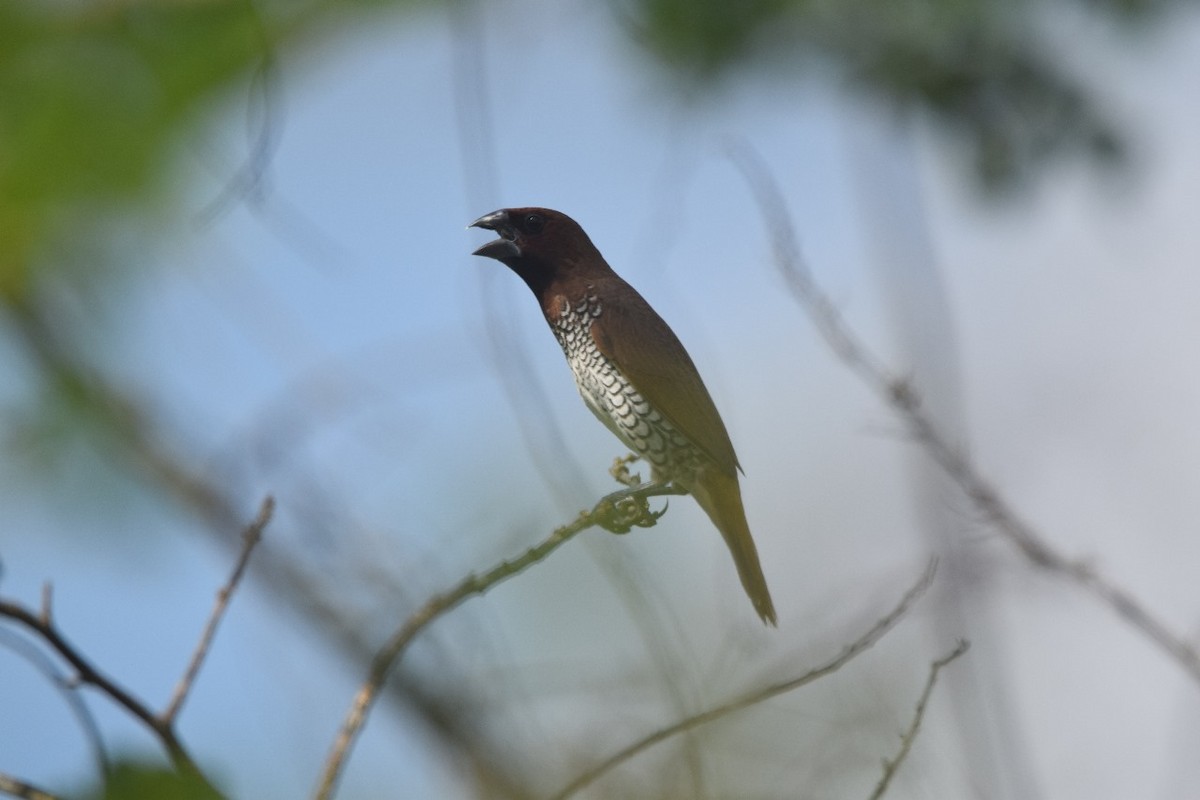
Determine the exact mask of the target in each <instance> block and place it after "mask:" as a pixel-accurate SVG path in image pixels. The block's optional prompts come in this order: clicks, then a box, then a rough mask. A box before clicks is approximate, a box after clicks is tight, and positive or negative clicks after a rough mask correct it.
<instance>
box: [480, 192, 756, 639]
mask: <svg viewBox="0 0 1200 800" xmlns="http://www.w3.org/2000/svg"><path fill="white" fill-rule="evenodd" d="M468 227H471V228H483V229H485V230H490V231H495V232H496V233H497V234H499V238H498V239H495V240H493V241H490V242H488V243H487V244H484V245H483V246H482V247H479V248H478V249H477V250H475V251H474V253H473V254H472V255H477V256H483V257H486V258H492V259H495V260H497V261H500V262H501V263H503V264H504V265H505V266H507V267H508V268H509V269H511V270H512V271H513V272H515V273H516V274H517V275H518V276H519V277H520V278H521V280H523V281H524V282H525V284H526V285H527V286H528V287H529V288H530V289H531V290H532V291H533V294H534V296H535V297H537V300H538V303H539V304H540V305H541V308H542V314H543V315H544V316H545V318H546V322H547V323H549V325H550V329H551V331H553V333H554V337H555V338H556V339H557V340H558V343H559V345H560V346H561V347H562V351H563V354H564V355H566V358H567V363H568V364H569V365H570V367H571V372H572V373H573V374H574V377H575V383H576V386H577V387H578V389H579V393H580V395H582V397H583V401H584V403H585V404H586V405H587V407H588V408H589V409H590V410H591V411H592V413H593V414H595V415H596V417H597V418H599V420H600V421H601V422H602V423H604V425H605V426H606V427H607V428H608V429H609V430H610V431H612V432H613V433H614V434H615V435H616V437H617V438H618V439H620V440H621V441H622V442H623V443H624V444H625V445H626V446H627V447H629V448H630V449H631V450H632V451H633V452H634V453H636V454H637V455H638V456H640V457H641V458H642V459H644V460H645V461H646V462H647V463H648V465H649V466H650V471H651V481H653V482H656V483H657V482H662V483H664V484H667V483H670V484H674V485H675V486H678V487H680V488H682V489H684V490H685V491H687V493H688V494H690V495H691V496H692V497H694V498H695V499H696V502H697V503H698V504H699V505H700V507H701V508H702V509H703V510H704V511H705V513H706V514H708V517H709V519H711V520H712V522H713V524H714V525H715V526H716V528H717V530H719V531H720V533H721V536H722V537H723V538H724V540H725V544H726V546H727V547H728V548H729V552H730V553H731V554H732V556H733V561H734V564H735V565H736V567H737V572H738V576H739V578H740V579H741V582H742V586H743V588H744V589H745V590H746V594H747V595H748V596H749V598H750V600H751V602H752V603H753V605H754V610H755V611H756V612H758V615H759V617H760V618H761V619H762V621H763V623H764V624H768V625H771V626H775V625H777V618H776V613H775V605H774V603H773V602H772V600H771V593H770V591H769V589H768V588H767V581H766V577H765V576H764V575H763V571H762V565H761V563H760V561H759V557H758V550H757V548H756V547H755V545H754V539H753V538H752V537H751V535H750V526H749V524H748V523H747V522H746V512H745V509H744V507H743V505H742V492H741V485H740V483H739V480H738V473H739V472H741V465H740V464H739V463H738V458H737V455H736V454H735V453H734V450H733V443H732V442H731V441H730V439H729V433H728V431H726V429H725V423H724V422H723V421H722V420H721V415H720V414H719V413H718V412H717V407H716V405H715V404H714V403H713V400H712V397H711V396H710V395H709V393H708V389H706V388H705V386H704V381H703V380H701V378H700V373H699V371H698V370H697V369H696V365H695V364H694V363H693V362H692V359H691V357H690V356H689V355H688V353H687V351H686V350H685V349H684V347H683V344H681V343H680V341H679V338H678V337H677V336H676V335H675V333H674V331H672V330H671V328H670V327H669V326H668V325H667V323H666V322H665V321H664V320H663V319H662V317H660V316H659V315H658V314H657V313H656V312H655V311H654V309H653V308H651V307H650V304H649V303H648V302H646V300H645V299H644V298H643V297H642V296H641V295H640V294H638V292H637V290H636V289H634V288H633V287H632V286H630V285H629V284H628V283H626V282H625V281H624V280H623V279H622V278H621V277H620V276H618V275H617V273H616V272H614V271H613V269H612V267H610V266H609V264H608V262H607V261H605V259H604V256H602V255H601V254H600V251H599V250H598V249H597V248H596V246H595V245H594V244H593V243H592V240H591V239H590V238H589V237H588V235H587V233H585V232H584V230H583V228H582V227H581V226H580V225H579V223H577V222H576V221H575V220H573V219H571V218H570V217H569V216H567V215H566V214H563V213H562V212H559V211H554V210H552V209H548V208H536V207H529V208H502V209H499V210H498V211H493V212H491V213H490V214H485V215H483V216H482V217H480V218H479V219H477V220H475V221H474V222H472V223H471V224H470V225H469V226H468Z"/></svg>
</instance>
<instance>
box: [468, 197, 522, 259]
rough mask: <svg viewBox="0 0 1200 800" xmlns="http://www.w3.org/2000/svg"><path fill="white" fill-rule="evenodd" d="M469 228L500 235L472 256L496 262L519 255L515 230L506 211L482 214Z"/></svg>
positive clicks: (519, 250)
mask: <svg viewBox="0 0 1200 800" xmlns="http://www.w3.org/2000/svg"><path fill="white" fill-rule="evenodd" d="M467 227H470V228H485V229H487V230H489V231H495V232H496V233H498V234H500V238H499V239H495V240H493V241H490V242H488V243H487V244H485V245H483V246H482V247H480V248H479V249H478V250H476V251H475V252H473V253H472V254H471V255H473V256H485V257H487V258H494V259H497V260H498V261H503V260H505V259H506V258H518V257H520V255H521V248H520V247H518V246H517V242H516V238H517V229H516V228H515V227H513V224H512V222H511V221H510V220H509V217H508V211H507V210H506V209H500V210H499V211H493V212H492V213H490V214H484V215H483V216H482V217H480V218H479V219H477V220H475V221H474V222H472V223H471V224H470V225H469V226H467Z"/></svg>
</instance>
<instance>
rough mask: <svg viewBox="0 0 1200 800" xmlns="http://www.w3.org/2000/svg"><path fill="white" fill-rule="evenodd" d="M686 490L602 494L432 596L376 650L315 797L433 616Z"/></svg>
mask: <svg viewBox="0 0 1200 800" xmlns="http://www.w3.org/2000/svg"><path fill="white" fill-rule="evenodd" d="M679 494H686V492H685V491H684V490H682V489H680V488H678V487H676V486H674V485H672V484H662V483H648V484H644V485H642V486H633V487H629V488H626V489H621V490H620V491H616V492H613V493H612V494H609V495H606V496H605V497H603V498H602V499H601V500H600V501H599V502H598V503H596V505H595V506H594V507H593V508H592V510H591V511H581V512H580V513H579V516H578V517H577V518H576V519H575V520H574V521H573V522H571V523H569V524H567V525H563V526H562V527H560V528H557V529H555V531H554V532H553V533H551V534H550V535H549V536H548V537H546V538H545V539H543V540H542V541H541V542H539V543H538V544H536V545H534V546H533V547H530V548H529V549H528V550H526V551H525V552H524V553H522V554H521V555H520V556H518V557H517V558H514V559H512V560H511V561H501V562H500V563H499V564H497V565H496V566H494V567H492V568H491V569H489V570H488V571H487V572H485V573H483V574H482V575H475V574H471V575H468V576H467V577H465V578H463V579H462V580H461V581H459V583H458V584H457V585H455V586H454V587H453V588H452V589H450V590H448V591H446V592H442V593H441V594H436V595H434V596H433V597H431V598H429V600H427V601H426V602H425V603H424V605H422V606H421V607H420V608H418V609H417V610H416V611H414V612H413V613H412V614H411V615H410V616H409V617H408V619H406V620H405V621H404V623H403V624H402V625H401V626H400V627H399V628H398V629H397V630H396V632H395V633H393V634H392V636H391V638H389V639H388V640H387V642H386V643H385V644H384V645H383V647H382V648H380V650H379V651H378V652H377V653H376V654H375V657H374V658H373V659H372V661H371V669H370V672H369V673H368V675H367V679H366V680H365V681H364V682H363V684H362V685H361V686H360V687H359V689H358V692H357V693H356V694H355V696H354V700H353V702H352V703H351V705H350V710H349V711H348V712H347V714H346V718H345V720H344V721H343V722H342V726H341V728H340V729H339V730H338V734H337V737H336V738H335V739H334V743H333V746H332V748H331V749H330V752H329V756H328V758H327V759H326V761H325V766H324V768H323V770H322V772H321V775H320V778H319V783H318V785H317V790H316V792H315V793H314V797H315V798H316V800H329V798H331V797H332V796H333V792H334V790H335V788H336V787H337V782H338V780H339V779H340V777H341V774H342V771H343V769H344V768H345V764H346V759H347V758H348V757H349V755H350V751H351V749H352V748H353V746H354V743H355V741H356V740H357V739H358V736H359V734H360V733H361V732H362V728H363V725H364V724H365V723H366V720H367V715H368V714H369V713H370V711H371V708H372V707H373V706H374V704H375V701H376V699H378V696H379V692H380V690H381V689H382V688H383V685H384V683H385V682H386V681H387V678H388V675H389V674H391V671H392V669H393V668H394V667H395V665H396V663H397V662H399V660H400V658H401V656H403V655H404V651H405V649H406V648H407V647H408V645H409V643H410V642H412V640H413V639H414V638H415V637H416V636H417V634H419V633H420V632H421V631H423V630H424V629H425V628H426V626H428V625H429V624H430V623H431V622H433V621H434V620H435V619H437V618H438V617H440V616H441V615H442V614H445V613H446V612H447V611H450V610H451V609H453V608H455V607H456V606H457V605H458V604H459V603H462V602H463V601H464V600H466V599H467V598H469V597H472V596H474V595H477V594H483V593H484V592H486V591H487V590H489V589H491V588H492V587H493V586H495V585H497V584H499V583H501V582H503V581H505V580H508V579H509V578H512V577H514V576H515V575H517V574H518V573H520V572H522V571H524V570H525V569H527V568H528V567H531V566H533V565H534V564H536V563H538V562H539V561H542V560H543V559H545V558H546V557H547V556H549V555H550V554H551V553H553V552H554V551H555V550H557V549H558V548H559V547H560V546H561V545H563V544H565V543H566V542H567V541H569V540H570V539H572V538H573V537H574V536H576V535H577V534H579V533H582V532H583V531H585V530H587V529H588V528H592V527H595V526H597V525H598V526H600V527H603V528H605V529H607V530H612V531H624V530H629V528H630V526H631V525H639V526H643V527H644V526H648V525H652V524H653V521H654V520H656V519H657V518H658V517H659V516H660V515H661V513H662V512H657V513H656V512H651V511H649V509H648V507H647V506H646V500H647V499H648V498H650V497H662V496H664V495H679Z"/></svg>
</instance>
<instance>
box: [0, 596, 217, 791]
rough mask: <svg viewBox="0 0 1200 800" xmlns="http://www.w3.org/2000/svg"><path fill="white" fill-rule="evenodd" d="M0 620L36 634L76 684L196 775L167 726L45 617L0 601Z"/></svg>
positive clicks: (182, 748)
mask: <svg viewBox="0 0 1200 800" xmlns="http://www.w3.org/2000/svg"><path fill="white" fill-rule="evenodd" d="M0 617H7V618H8V619H11V620H13V621H15V622H18V623H20V624H22V625H24V626H25V627H26V628H28V629H29V630H31V631H32V632H33V633H35V634H37V636H38V637H39V638H41V639H42V640H43V641H44V642H46V644H48V645H49V646H50V647H51V648H53V649H54V650H55V651H56V652H57V653H58V654H59V655H60V656H62V658H63V659H64V660H65V661H66V662H67V663H68V664H70V665H71V666H72V667H73V668H74V669H75V673H76V676H77V681H78V682H79V683H82V684H87V685H89V686H94V687H96V688H97V689H99V690H100V691H101V692H102V693H104V694H106V695H108V696H109V697H110V698H112V700H113V702H115V703H116V704H117V705H119V706H121V707H122V708H124V709H125V710H126V711H128V712H129V713H130V714H132V715H133V716H135V717H137V718H138V719H139V720H141V721H142V722H143V723H144V724H145V725H146V727H148V728H149V729H150V730H152V731H154V733H155V734H156V735H157V736H158V738H159V741H160V742H161V743H162V745H163V747H164V749H165V750H166V751H167V754H168V755H169V756H170V757H171V761H172V763H174V764H175V766H176V768H178V769H186V770H187V771H189V772H195V773H196V774H199V768H198V767H197V766H196V763H195V762H194V761H193V760H192V757H191V756H190V755H189V754H188V752H187V750H186V748H184V746H183V743H182V742H180V741H179V738H178V737H177V736H176V735H175V731H174V730H173V729H172V728H171V727H170V726H163V725H162V724H161V723H160V721H159V719H158V717H157V716H156V715H155V714H154V712H153V711H151V710H150V708H149V707H148V706H147V705H146V704H145V703H143V702H142V701H141V700H139V699H138V698H137V697H135V696H134V695H133V694H132V693H131V692H130V691H129V690H128V689H126V688H125V687H123V686H121V685H120V684H119V683H117V682H116V681H115V680H113V679H112V678H109V677H108V676H107V675H105V674H104V673H103V672H101V671H100V669H98V668H97V667H95V666H94V665H93V664H92V663H91V662H90V661H89V660H88V659H87V658H85V657H84V655H83V654H82V653H80V652H79V651H78V650H76V649H75V647H74V645H72V644H71V643H70V642H68V641H67V639H66V637H64V636H63V634H62V633H61V632H60V631H59V630H58V627H57V626H56V625H55V624H54V621H53V620H52V619H49V618H48V615H44V614H42V613H35V612H34V611H31V610H30V609H28V608H25V607H24V606H22V605H20V604H19V603H14V602H12V601H10V600H0Z"/></svg>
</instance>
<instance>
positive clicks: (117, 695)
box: [0, 497, 275, 797]
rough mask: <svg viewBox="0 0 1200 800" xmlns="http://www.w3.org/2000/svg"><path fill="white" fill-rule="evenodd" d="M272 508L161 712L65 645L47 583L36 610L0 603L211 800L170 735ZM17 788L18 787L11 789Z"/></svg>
mask: <svg viewBox="0 0 1200 800" xmlns="http://www.w3.org/2000/svg"><path fill="white" fill-rule="evenodd" d="M274 507H275V504H274V500H272V499H271V498H270V497H267V498H266V499H265V500H264V501H263V503H262V506H261V508H260V509H259V512H258V516H257V517H256V518H255V519H254V521H253V522H251V523H250V524H249V525H248V526H247V527H246V529H245V532H244V534H243V545H242V552H241V555H240V557H239V558H238V561H237V564H236V566H235V567H234V570H233V573H232V574H231V575H230V577H229V579H228V580H227V581H226V583H225V584H224V585H223V586H222V587H221V589H220V591H219V592H218V594H217V601H216V603H215V605H214V607H213V610H212V613H211V614H210V615H209V618H208V622H207V623H206V625H205V627H204V630H203V632H202V633H201V636H200V640H199V642H198V643H197V645H196V648H195V650H194V651H193V653H192V657H191V658H190V660H189V663H188V666H187V668H186V669H185V671H184V674H183V677H182V678H180V681H179V683H178V685H177V686H176V687H175V691H174V692H173V694H172V698H171V701H170V702H169V703H168V704H167V707H166V708H165V709H164V710H163V711H162V712H161V713H155V712H154V711H153V710H152V709H151V708H150V706H148V705H147V704H146V703H145V702H143V701H142V700H140V699H139V698H138V697H137V696H135V695H134V694H133V692H131V691H130V690H129V689H127V688H125V687H124V686H122V685H121V684H120V683H119V682H117V681H116V680H115V679H114V678H111V677H109V676H108V675H107V674H106V673H105V672H103V671H102V670H101V669H100V668H99V667H97V666H96V665H95V664H94V663H93V662H92V661H91V659H89V658H88V657H87V656H85V655H84V654H83V653H82V652H80V651H79V650H78V649H77V648H76V647H75V646H74V645H72V644H71V643H70V641H68V639H67V638H66V636H65V635H64V634H63V632H62V631H61V630H60V629H59V627H58V625H57V623H56V622H55V620H54V612H53V603H52V599H53V593H52V591H51V587H50V584H48V583H47V584H46V585H45V586H44V587H43V590H42V600H41V606H40V608H39V609H37V610H36V611H35V610H33V609H30V608H27V607H26V606H23V605H21V604H20V603H18V602H15V601H12V600H7V599H3V598H0V617H3V618H6V619H10V620H13V621H14V622H16V623H18V624H19V625H21V626H23V627H25V628H26V629H28V630H29V631H31V632H32V633H33V634H34V635H35V636H36V637H37V638H39V639H41V640H42V641H43V642H44V643H45V644H46V645H48V646H49V647H50V649H52V650H53V651H54V652H56V653H58V655H59V657H61V658H62V659H63V660H64V661H66V662H67V664H69V665H70V666H71V668H72V669H74V670H75V677H74V681H73V682H74V683H77V684H81V685H85V686H92V687H94V688H96V689H97V690H98V691H100V692H101V693H102V694H104V695H107V696H108V697H109V699H111V700H112V701H113V702H115V703H116V704H117V705H119V706H121V707H122V708H124V709H125V710H126V711H128V712H129V713H130V714H132V715H133V716H134V717H136V718H137V719H138V720H140V721H141V722H142V724H144V725H145V726H146V727H147V728H148V729H149V730H150V731H151V732H152V733H153V734H154V735H155V737H156V738H157V739H158V740H159V743H160V744H161V745H162V747H163V749H164V750H165V751H166V753H167V756H168V757H169V758H170V760H171V764H172V765H173V766H174V767H175V769H176V770H177V771H179V772H180V773H182V774H185V775H187V776H189V777H190V778H193V779H195V780H196V781H197V782H198V784H199V785H200V786H201V787H203V789H204V790H205V791H207V792H210V793H211V794H212V795H213V796H214V797H220V796H221V794H220V792H219V791H218V790H217V788H216V787H215V786H214V785H213V784H212V782H211V781H210V780H209V779H208V778H207V776H205V774H204V773H203V771H202V770H201V769H200V767H199V765H198V764H197V763H196V761H195V759H194V758H193V757H192V755H191V754H190V753H189V752H188V750H187V748H186V747H185V746H184V744H183V741H182V740H181V739H180V738H179V735H178V733H177V732H176V730H175V721H176V719H177V717H178V715H179V710H180V708H182V706H183V702H184V700H185V699H186V698H187V695H188V692H189V691H190V690H191V687H192V685H193V683H194V682H195V680H196V676H197V675H198V674H199V671H200V668H201V666H202V665H203V663H204V658H205V656H206V655H207V654H208V650H209V647H210V646H211V644H212V639H213V636H214V635H215V633H216V629H217V626H218V625H219V624H220V621H221V619H222V617H223V616H224V614H225V611H226V609H227V608H228V605H229V600H230V598H231V596H232V595H233V592H234V590H235V589H236V588H237V585H238V583H239V582H240V581H241V578H242V575H243V574H244V573H245V569H246V563H247V562H248V560H249V558H250V553H251V552H252V551H253V549H254V546H255V545H256V544H257V543H258V541H259V540H260V539H261V537H262V532H263V529H264V528H265V527H266V526H267V524H268V523H269V522H270V520H271V514H272V512H273V510H274ZM17 784H19V782H17V783H15V784H14V785H17ZM22 785H23V784H22ZM33 791H35V792H36V791H40V790H33ZM42 795H44V793H42ZM42 795H38V794H36V793H35V794H32V795H20V794H18V795H17V796H18V797H23V796H30V797H38V796H42ZM46 796H48V795H46Z"/></svg>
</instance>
